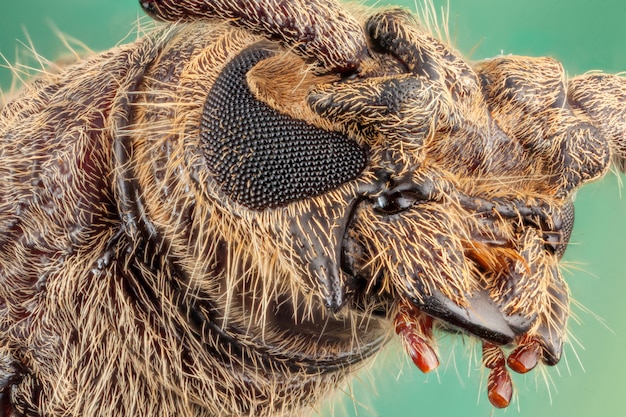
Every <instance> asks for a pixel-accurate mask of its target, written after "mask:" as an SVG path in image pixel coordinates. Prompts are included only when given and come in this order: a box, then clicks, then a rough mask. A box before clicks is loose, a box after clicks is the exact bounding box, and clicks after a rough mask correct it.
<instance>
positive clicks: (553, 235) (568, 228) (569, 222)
mask: <svg viewBox="0 0 626 417" xmlns="http://www.w3.org/2000/svg"><path fill="white" fill-rule="evenodd" d="M560 217H561V222H562V223H561V225H560V229H559V230H557V231H549V232H544V234H543V238H544V241H545V246H546V249H547V250H548V251H549V252H551V253H553V254H554V255H556V257H557V259H561V258H562V257H563V254H565V249H567V245H568V243H569V240H570V237H571V235H572V230H573V229H574V203H572V201H571V200H570V201H568V202H567V203H566V204H565V206H563V209H562V210H561V212H560Z"/></svg>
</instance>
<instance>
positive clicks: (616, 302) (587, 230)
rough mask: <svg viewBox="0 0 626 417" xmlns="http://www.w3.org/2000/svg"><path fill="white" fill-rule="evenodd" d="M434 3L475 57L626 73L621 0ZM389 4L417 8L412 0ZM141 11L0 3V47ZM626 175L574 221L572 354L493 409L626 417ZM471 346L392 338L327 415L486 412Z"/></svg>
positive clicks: (119, 31) (95, 1) (76, 0)
mask: <svg viewBox="0 0 626 417" xmlns="http://www.w3.org/2000/svg"><path fill="white" fill-rule="evenodd" d="M392 1H393V0H392ZM418 1H419V0H418ZM434 3H435V8H436V9H437V10H440V9H441V8H442V7H444V8H445V7H447V5H448V4H449V10H450V11H449V28H450V33H451V38H452V40H453V42H454V44H455V46H456V47H457V48H458V49H459V50H461V51H462V52H463V53H464V54H466V56H469V57H471V59H481V58H487V57H491V56H494V55H497V54H518V55H532V56H541V55H550V56H553V57H555V58H557V59H559V60H560V61H561V62H563V64H564V66H565V68H566V70H567V71H568V73H569V74H570V75H575V74H580V73H583V72H586V71H589V70H603V71H605V72H620V71H626V23H625V22H626V2H624V0H597V1H595V2H591V1H588V0H568V1H565V0H527V1H521V0H518V1H512V0H449V1H445V0H444V1H438V0H436V1H435V2H434ZM372 4H373V3H372ZM378 4H379V5H383V3H378ZM392 4H398V5H400V4H401V5H403V6H405V7H409V8H413V9H415V3H414V2H413V0H408V1H407V0H402V1H395V2H393V3H392ZM140 16H142V14H141V12H140V10H139V8H138V6H137V4H136V1H134V0H54V1H50V0H29V1H27V2H26V1H25V2H16V1H13V2H9V1H8V0H0V52H1V53H2V54H3V55H4V57H5V58H6V59H7V61H8V62H9V63H13V62H15V60H16V57H17V56H19V55H21V54H22V53H21V52H19V50H24V49H25V48H24V47H23V46H21V45H20V43H19V42H18V41H22V42H24V43H26V44H28V41H27V39H31V40H32V44H33V45H34V46H35V48H36V50H37V51H38V52H39V53H40V54H42V55H43V56H45V57H47V58H51V59H55V58H57V57H59V56H62V55H64V54H67V49H66V48H65V47H64V46H63V44H62V42H61V41H60V40H59V38H58V36H57V35H56V34H55V30H54V29H53V28H54V27H56V28H59V30H60V31H61V32H63V33H65V34H67V35H69V36H71V37H74V38H76V39H78V40H80V41H82V42H84V43H85V44H86V45H87V46H88V47H89V48H91V49H93V50H102V49H105V48H108V47H111V46H113V45H115V44H116V43H118V42H120V41H121V40H122V39H124V38H126V39H130V40H132V39H134V38H135V36H136V35H135V32H134V31H133V28H135V27H136V21H137V19H138V17H140ZM127 35H129V36H128V37H127ZM10 81H11V73H10V71H9V70H8V69H7V68H0V87H2V88H3V89H4V90H5V91H6V89H7V88H8V87H9V85H10ZM0 180H1V179H0ZM624 180H626V176H624V175H621V176H617V175H614V174H609V175H608V176H607V177H606V178H605V179H603V180H602V181H601V182H599V183H595V184H591V185H587V186H585V187H584V188H583V189H582V190H580V191H579V193H578V198H577V200H576V210H577V213H576V215H577V219H576V227H575V230H574V233H573V236H572V245H570V247H569V249H568V251H567V253H566V257H565V261H566V263H567V265H566V271H565V277H566V279H567V281H568V282H569V284H570V287H571V292H572V295H573V298H574V299H575V300H576V303H575V304H576V305H574V306H573V309H574V313H575V314H576V316H577V317H578V320H571V325H570V329H571V333H572V334H573V337H572V338H571V341H570V343H569V346H568V347H566V351H565V358H564V360H562V361H561V363H560V364H559V365H558V366H557V367H556V368H555V369H550V370H548V372H547V373H541V372H537V371H534V372H532V373H531V374H530V375H529V376H527V377H520V376H517V375H516V376H514V381H515V385H516V390H517V393H518V397H517V398H516V399H515V400H514V402H513V404H512V405H511V406H510V407H509V409H507V410H495V411H494V412H493V415H495V416H499V415H509V416H524V417H526V416H532V417H553V416H557V417H559V416H568V417H577V416H591V415H604V416H626V395H625V394H624V386H625V385H624V379H625V375H626V303H625V302H624V300H625V299H626V201H625V199H624V198H620V194H621V193H623V192H624V190H622V191H620V182H621V181H624ZM581 306H582V307H581ZM466 344H467V341H464V340H462V339H460V338H452V339H445V340H444V341H442V343H441V349H442V361H443V363H442V366H441V369H440V370H439V372H438V373H437V374H433V375H429V376H424V375H422V374H420V373H419V371H417V370H415V369H414V367H413V366H411V365H409V363H408V362H407V360H406V358H405V355H404V354H403V353H402V352H400V350H399V347H398V346H397V345H395V346H390V347H389V348H388V349H387V350H386V351H385V352H384V353H383V354H382V355H381V357H380V359H381V360H379V361H378V362H377V363H376V365H375V366H374V367H372V368H371V369H367V370H364V372H362V373H361V374H360V375H359V378H357V379H356V380H355V382H354V383H353V384H351V386H350V387H349V388H348V389H347V390H346V393H345V395H344V394H340V395H339V396H338V397H339V399H338V400H337V401H335V402H334V405H333V406H328V407H327V408H325V409H324V410H322V411H321V412H322V413H323V414H324V415H330V414H332V413H333V412H334V414H335V415H336V416H344V415H346V416H429V417H436V416H446V417H451V416H459V417H461V416H463V417H472V416H480V417H487V416H490V415H492V411H493V409H492V407H491V406H490V404H489V402H488V400H487V399H486V394H485V387H484V385H485V380H486V374H485V373H484V372H482V371H481V369H480V366H479V364H477V363H476V361H475V360H474V359H472V358H471V357H470V355H469V354H468V353H467V352H468V349H467V347H468V346H467V345H466ZM544 379H547V380H548V381H549V382H548V383H547V384H546V382H544ZM481 384H482V385H481ZM548 387H549V388H548Z"/></svg>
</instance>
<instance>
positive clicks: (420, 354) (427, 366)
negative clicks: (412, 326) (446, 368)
mask: <svg viewBox="0 0 626 417" xmlns="http://www.w3.org/2000/svg"><path fill="white" fill-rule="evenodd" d="M402 337H403V338H404V341H405V349H406V351H407V353H408V354H409V356H410V357H411V360H412V361H413V363H414V364H415V366H417V367H418V368H419V369H420V371H422V372H424V373H425V374H427V373H428V372H430V371H432V370H434V369H435V368H437V367H438V366H439V358H438V357H437V354H436V353H435V350H434V349H433V348H432V347H431V346H430V345H429V344H428V341H427V340H425V339H424V338H422V337H420V336H419V335H417V334H415V333H413V332H405V333H403V334H402Z"/></svg>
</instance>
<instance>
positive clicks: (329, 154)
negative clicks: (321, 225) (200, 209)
mask: <svg viewBox="0 0 626 417" xmlns="http://www.w3.org/2000/svg"><path fill="white" fill-rule="evenodd" d="M272 55H273V53H272V52H270V51H268V49H267V48H264V47H263V44H258V45H254V46H251V47H250V48H248V49H246V50H244V51H243V52H241V53H240V54H239V55H238V56H237V57H235V58H234V59H233V60H232V61H231V62H230V63H229V64H227V65H226V66H225V67H224V69H223V70H222V72H221V73H220V75H219V76H218V77H217V79H216V80H215V83H214V85H213V88H212V89H211V90H210V91H209V94H208V96H207V99H206V102H205V105H204V110H203V116H202V129H201V133H200V136H201V140H202V146H203V151H204V156H205V158H206V162H207V168H208V169H209V171H210V172H211V174H212V175H213V179H214V180H215V181H216V182H217V183H218V184H219V186H220V188H221V191H222V192H223V193H224V194H225V195H226V196H228V197H229V198H230V199H232V200H234V201H236V202H237V203H239V204H241V205H243V206H245V207H248V208H250V209H253V210H264V209H267V208H276V207H281V206H284V205H286V204H289V203H291V202H293V201H298V200H303V199H305V198H308V197H313V196H316V195H319V194H323V193H325V192H327V191H330V190H332V189H334V188H337V187H339V186H340V185H341V184H343V183H345V182H347V181H350V180H353V179H355V178H356V177H357V176H358V175H359V174H360V173H361V172H362V170H363V169H364V168H365V165H366V163H367V155H366V152H365V150H364V149H362V148H361V147H360V146H359V145H358V144H357V143H356V142H355V141H353V140H351V139H350V138H348V137H347V136H344V135H342V134H339V133H337V132H331V131H327V130H323V129H320V128H318V127H316V126H313V125H311V124H308V123H307V122H305V121H303V120H299V119H294V118H292V117H290V116H288V115H286V114H283V113H280V112H279V111H277V110H275V109H274V108H272V107H270V106H269V105H267V104H265V103H264V102H262V101H260V100H258V99H257V98H256V97H255V96H254V95H253V94H252V93H251V92H250V89H249V87H248V84H247V81H246V74H247V72H248V71H249V70H250V69H251V68H252V67H254V65H255V64H256V63H258V62H259V61H261V60H263V59H266V58H268V57H270V56H272Z"/></svg>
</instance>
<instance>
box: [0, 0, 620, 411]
mask: <svg viewBox="0 0 626 417" xmlns="http://www.w3.org/2000/svg"><path fill="white" fill-rule="evenodd" d="M285 4H286V5H285ZM142 5H143V6H144V7H145V8H146V9H147V10H148V11H149V12H150V13H151V14H153V15H154V16H156V17H157V18H159V19H162V20H182V22H180V23H176V24H174V25H171V26H167V27H164V28H163V29H161V30H160V31H156V32H154V33H153V34H151V35H150V36H148V37H146V38H144V39H142V40H139V41H138V42H136V43H134V44H132V45H127V46H122V47H120V48H117V49H114V50H111V51H109V52H106V53H104V54H102V55H99V56H96V57H93V58H90V59H88V60H86V61H84V62H81V63H79V64H77V65H75V66H72V67H70V68H68V70H67V71H66V72H64V73H62V74H54V75H53V74H51V75H49V76H47V77H45V78H42V79H39V80H37V81H35V82H34V84H33V85H32V88H31V89H30V90H29V91H28V93H27V94H24V95H22V96H21V97H18V98H16V99H15V100H14V101H13V102H11V103H9V104H8V105H6V106H5V108H4V109H3V110H2V114H1V115H0V138H1V139H0V141H1V142H0V160H1V161H0V162H1V163H0V178H2V180H3V181H2V183H1V184H0V231H2V234H0V280H1V281H0V317H1V318H0V332H2V333H1V336H0V340H2V344H1V345H0V346H1V348H0V349H1V350H0V355H1V362H0V375H1V376H2V377H1V378H0V382H1V383H2V388H1V394H0V401H1V407H0V412H2V413H4V414H7V415H12V414H14V415H21V414H27V415H85V416H89V415H170V414H171V415H207V416H216V415H229V416H230V415H255V416H257V415H258V416H262V415H294V414H298V413H303V412H304V411H305V410H308V409H309V408H310V407H311V406H312V405H314V404H316V403H317V402H319V401H320V400H321V399H322V398H323V397H324V395H325V394H326V393H327V392H328V391H329V390H331V389H332V388H334V387H336V386H337V385H338V384H340V383H341V382H342V381H343V379H344V378H345V377H346V376H347V375H348V374H349V373H350V372H352V371H354V370H355V369H357V368H358V367H359V366H360V364H361V363H362V362H363V361H364V360H366V359H367V358H368V357H370V356H371V355H373V354H374V353H375V352H377V351H378V350H379V349H380V348H381V347H382V346H383V345H384V344H385V343H386V342H387V341H388V340H389V338H390V337H392V334H393V330H394V329H395V330H396V331H397V333H398V334H399V335H400V336H401V338H402V340H403V342H404V343H405V345H406V347H407V350H408V351H409V353H410V354H411V356H412V357H413V359H414V361H415V362H416V363H417V364H418V365H419V366H420V367H421V368H422V369H423V370H425V371H428V370H431V369H432V368H433V367H435V366H436V365H437V361H438V360H437V355H436V352H435V350H434V349H433V347H432V344H431V343H432V341H431V330H432V328H433V327H437V328H441V329H444V330H454V331H463V332H465V333H467V334H470V335H473V336H475V337H477V338H478V339H480V340H482V341H483V344H484V352H485V364H486V365H487V366H488V367H489V368H490V369H491V373H490V377H489V387H488V392H489V397H490V399H491V401H492V402H493V403H494V404H495V405H497V406H505V405H507V404H508V402H509V399H510V388H511V386H510V382H508V381H509V380H508V378H509V377H508V373H507V371H506V367H505V366H506V365H505V360H506V358H505V354H504V353H503V350H502V348H501V346H506V351H507V353H508V352H510V353H509V355H508V363H509V365H508V366H509V367H511V368H512V369H514V370H516V371H520V372H526V371H528V370H530V369H532V368H533V366H534V365H535V364H536V363H537V362H539V361H543V362H545V363H546V364H549V365H551V364H554V363H556V362H557V361H558V360H559V357H560V353H561V345H562V338H563V335H564V331H565V326H566V320H567V316H568V293H567V287H566V284H565V282H564V281H563V280H562V278H561V275H560V272H559V269H558V261H559V258H560V256H561V255H562V253H563V251H564V250H565V247H566V245H567V240H568V238H569V233H570V231H571V227H572V224H573V209H572V204H571V195H572V192H573V191H574V190H576V188H577V187H579V186H580V185H581V184H583V183H584V182H587V181H590V180H593V179H595V178H598V177H600V176H602V175H603V174H604V173H605V172H606V170H607V168H608V164H609V160H610V159H611V158H612V159H613V160H614V161H616V163H617V165H618V166H620V167H622V169H623V167H624V159H625V158H626V149H625V148H626V143H625V141H624V134H625V132H626V129H625V126H624V123H625V121H624V120H625V118H626V116H625V115H624V110H623V109H624V100H625V97H626V82H625V81H624V80H623V79H622V78H620V77H617V76H610V75H600V74H596V75H587V76H583V77H579V78H574V79H572V80H569V81H567V82H566V81H565V78H564V76H563V70H562V68H561V66H560V65H559V64H558V63H557V62H556V61H554V60H552V59H548V58H526V57H501V58H496V59H493V60H489V61H485V62H480V63H477V64H469V63H467V62H466V61H465V60H463V58H462V57H460V56H459V54H458V53H456V52H455V51H454V50H453V49H451V48H450V47H448V46H446V45H444V44H442V43H441V42H439V41H437V40H436V39H435V38H433V37H432V36H431V35H430V34H429V33H427V31H425V30H424V29H422V28H420V26H419V25H418V24H417V23H416V22H415V21H414V20H413V18H412V17H411V16H410V15H409V14H408V13H407V12H405V11H402V10H397V9H391V10H387V11H381V12H377V13H374V12H372V11H360V10H354V11H352V12H349V11H348V10H347V9H344V8H343V7H342V6H340V5H339V4H336V3H334V2H331V1H322V0H318V1H307V2H305V1H292V2H287V3H286V2H278V1H266V2H260V1H238V2H235V1H225V0H224V1H219V0H218V1H199V0H191V1H186V2H182V1H168V0H151V1H150V0H146V1H144V2H143V3H142ZM208 19H222V20H224V22H221V23H220V22H216V21H215V20H211V21H209V20H208Z"/></svg>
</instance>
